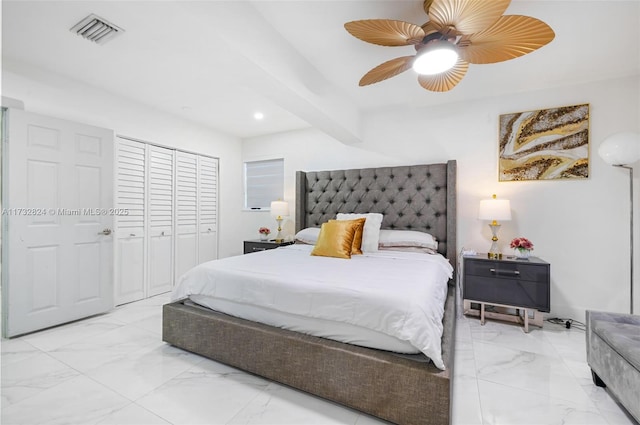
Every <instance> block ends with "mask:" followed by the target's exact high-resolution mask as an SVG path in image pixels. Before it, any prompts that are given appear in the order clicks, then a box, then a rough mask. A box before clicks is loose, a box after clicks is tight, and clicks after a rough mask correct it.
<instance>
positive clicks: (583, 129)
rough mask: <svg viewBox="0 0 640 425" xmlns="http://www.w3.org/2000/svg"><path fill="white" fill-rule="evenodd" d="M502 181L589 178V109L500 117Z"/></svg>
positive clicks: (585, 106)
mask: <svg viewBox="0 0 640 425" xmlns="http://www.w3.org/2000/svg"><path fill="white" fill-rule="evenodd" d="M499 137H500V147H499V160H498V162H499V170H498V175H499V177H498V179H499V181H520V180H563V179H586V178H588V177H589V105H588V104H584V105H573V106H562V107H559V108H552V109H542V110H538V111H527V112H517V113H513V114H504V115H500V134H499Z"/></svg>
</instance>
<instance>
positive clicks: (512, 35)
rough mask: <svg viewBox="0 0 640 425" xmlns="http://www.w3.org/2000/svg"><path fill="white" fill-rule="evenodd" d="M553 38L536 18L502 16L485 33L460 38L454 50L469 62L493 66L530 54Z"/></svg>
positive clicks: (549, 30)
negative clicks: (492, 64) (456, 49)
mask: <svg viewBox="0 0 640 425" xmlns="http://www.w3.org/2000/svg"><path fill="white" fill-rule="evenodd" d="M554 37H555V33H554V32H553V30H552V29H551V27H549V25H547V24H545V23H544V22H542V21H541V20H539V19H536V18H532V17H530V16H520V15H510V16H503V17H501V18H500V19H498V21H497V22H496V23H495V24H494V25H492V26H491V27H489V28H487V29H486V30H485V31H481V32H479V33H477V34H471V35H468V36H464V37H462V38H461V39H460V41H459V42H458V47H459V48H458V51H459V53H460V56H461V57H462V58H463V59H464V60H465V61H467V62H470V63H475V64H485V63H496V62H502V61H506V60H509V59H515V58H517V57H520V56H523V55H526V54H527V53H531V52H533V51H534V50H537V49H539V48H540V47H542V46H544V45H545V44H547V43H549V42H550V41H551V40H553V39H554Z"/></svg>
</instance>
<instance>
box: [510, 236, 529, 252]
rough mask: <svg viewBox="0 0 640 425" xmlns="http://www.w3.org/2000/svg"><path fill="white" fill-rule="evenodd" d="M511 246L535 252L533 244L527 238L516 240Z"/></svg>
mask: <svg viewBox="0 0 640 425" xmlns="http://www.w3.org/2000/svg"><path fill="white" fill-rule="evenodd" d="M509 246H510V247H511V248H514V249H526V250H529V251H531V250H533V243H532V242H531V241H530V240H529V239H527V238H515V239H513V240H512V241H511V244H510V245H509Z"/></svg>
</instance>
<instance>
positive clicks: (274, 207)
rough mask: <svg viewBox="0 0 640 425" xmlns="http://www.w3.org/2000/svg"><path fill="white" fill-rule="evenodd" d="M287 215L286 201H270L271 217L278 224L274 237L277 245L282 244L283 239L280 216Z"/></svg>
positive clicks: (287, 206)
mask: <svg viewBox="0 0 640 425" xmlns="http://www.w3.org/2000/svg"><path fill="white" fill-rule="evenodd" d="M286 215H289V203H288V202H286V201H281V200H277V201H272V202H271V217H273V218H275V219H276V221H277V222H278V234H277V235H276V238H275V241H276V242H277V243H282V242H284V238H283V237H282V220H283V218H282V216H286Z"/></svg>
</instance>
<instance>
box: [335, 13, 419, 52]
mask: <svg viewBox="0 0 640 425" xmlns="http://www.w3.org/2000/svg"><path fill="white" fill-rule="evenodd" d="M344 27H345V29H346V30H347V31H349V33H350V34H351V35H352V36H354V37H356V38H359V39H360V40H362V41H366V42H367V43H372V44H379V45H380V46H407V45H411V44H418V43H420V42H421V41H422V39H423V38H424V31H423V30H422V28H420V27H419V26H418V25H415V24H411V23H409V22H404V21H393V20H391V19H365V20H363V21H352V22H347V23H346V24H344Z"/></svg>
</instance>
